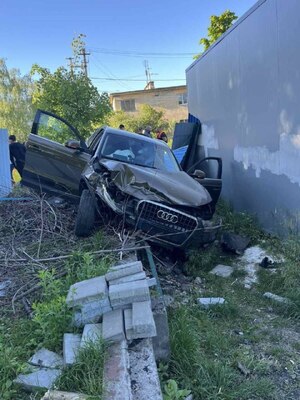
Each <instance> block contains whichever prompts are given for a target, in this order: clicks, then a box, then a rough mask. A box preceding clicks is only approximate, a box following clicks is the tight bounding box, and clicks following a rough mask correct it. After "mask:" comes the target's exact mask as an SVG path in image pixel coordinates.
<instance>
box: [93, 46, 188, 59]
mask: <svg viewBox="0 0 300 400" xmlns="http://www.w3.org/2000/svg"><path fill="white" fill-rule="evenodd" d="M89 50H90V51H92V52H94V53H101V54H110V55H115V56H124V57H156V58H190V57H193V56H194V55H195V53H196V52H193V53H168V52H165V53H157V52H156V53H155V52H148V53H146V52H139V51H127V50H115V49H104V48H89Z"/></svg>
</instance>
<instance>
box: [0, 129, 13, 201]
mask: <svg viewBox="0 0 300 400" xmlns="http://www.w3.org/2000/svg"><path fill="white" fill-rule="evenodd" d="M10 192H11V177H10V159H9V147H8V132H7V130H6V129H0V197H4V196H7V195H8V194H9V193H10Z"/></svg>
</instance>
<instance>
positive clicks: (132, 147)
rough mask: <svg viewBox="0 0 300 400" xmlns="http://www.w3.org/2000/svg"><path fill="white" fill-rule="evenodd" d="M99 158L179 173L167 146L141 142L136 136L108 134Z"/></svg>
mask: <svg viewBox="0 0 300 400" xmlns="http://www.w3.org/2000/svg"><path fill="white" fill-rule="evenodd" d="M101 156H104V157H106V158H110V159H114V160H118V161H122V162H127V163H130V164H135V165H140V166H143V167H148V168H155V169H159V170H162V171H168V172H178V171H179V167H178V164H177V162H176V160H175V157H174V155H173V153H172V152H171V150H170V149H169V148H168V147H167V146H164V145H161V144H157V143H155V141H153V142H150V141H146V140H142V139H140V138H139V137H138V136H137V138H134V137H128V136H125V135H118V134H113V133H109V134H108V135H107V136H106V138H105V140H104V144H103V146H102V151H101Z"/></svg>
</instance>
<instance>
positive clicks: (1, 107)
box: [0, 58, 33, 141]
mask: <svg viewBox="0 0 300 400" xmlns="http://www.w3.org/2000/svg"><path fill="white" fill-rule="evenodd" d="M32 90H33V83H32V80H31V77H30V76H29V75H24V76H22V75H21V73H20V71H19V70H18V69H15V68H14V69H10V70H9V69H8V68H7V66H6V63H5V60H4V59H3V58H0V128H7V129H8V132H9V134H11V135H16V136H17V139H18V140H19V141H25V140H26V138H27V136H28V133H29V132H30V126H31V123H32V118H33V106H32V103H31V95H32Z"/></svg>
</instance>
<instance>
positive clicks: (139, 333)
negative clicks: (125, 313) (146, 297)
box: [132, 301, 156, 339]
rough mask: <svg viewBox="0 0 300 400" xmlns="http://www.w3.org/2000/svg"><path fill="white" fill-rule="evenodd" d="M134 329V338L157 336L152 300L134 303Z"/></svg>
mask: <svg viewBox="0 0 300 400" xmlns="http://www.w3.org/2000/svg"><path fill="white" fill-rule="evenodd" d="M132 330H133V338H134V339H138V338H146V337H153V336H156V327H155V322H154V319H153V313H152V310H151V302H150V301H142V302H138V303H133V304H132Z"/></svg>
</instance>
